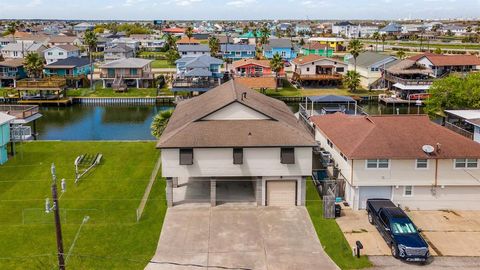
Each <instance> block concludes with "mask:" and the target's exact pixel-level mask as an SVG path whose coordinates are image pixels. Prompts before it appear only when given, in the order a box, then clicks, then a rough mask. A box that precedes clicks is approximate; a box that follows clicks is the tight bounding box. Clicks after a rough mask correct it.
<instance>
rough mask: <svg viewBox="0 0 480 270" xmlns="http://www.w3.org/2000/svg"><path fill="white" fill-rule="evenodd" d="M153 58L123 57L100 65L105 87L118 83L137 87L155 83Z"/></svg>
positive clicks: (149, 85)
mask: <svg viewBox="0 0 480 270" xmlns="http://www.w3.org/2000/svg"><path fill="white" fill-rule="evenodd" d="M151 64H152V60H148V59H142V58H123V59H118V60H114V61H111V62H108V63H105V64H103V65H101V66H100V79H101V80H102V83H103V88H106V87H109V86H113V85H115V84H116V83H121V82H122V83H125V84H126V85H128V86H134V87H136V88H146V87H151V86H152V85H153V80H154V74H153V73H152V65H151Z"/></svg>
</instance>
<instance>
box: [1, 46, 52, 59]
mask: <svg viewBox="0 0 480 270" xmlns="http://www.w3.org/2000/svg"><path fill="white" fill-rule="evenodd" d="M46 49H47V47H45V46H44V45H42V44H40V43H23V42H17V43H9V44H7V45H5V46H4V47H3V48H2V49H1V50H0V51H1V52H2V56H3V58H24V57H25V56H26V55H27V54H28V53H29V52H36V53H38V54H39V55H41V56H43V51H44V50H46Z"/></svg>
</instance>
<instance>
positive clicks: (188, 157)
mask: <svg viewBox="0 0 480 270" xmlns="http://www.w3.org/2000/svg"><path fill="white" fill-rule="evenodd" d="M192 164H193V149H192V148H188V149H180V165H192Z"/></svg>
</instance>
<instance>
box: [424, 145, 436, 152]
mask: <svg viewBox="0 0 480 270" xmlns="http://www.w3.org/2000/svg"><path fill="white" fill-rule="evenodd" d="M422 150H423V152H425V153H427V154H431V153H433V152H435V148H434V147H433V146H431V145H428V144H426V145H424V146H422Z"/></svg>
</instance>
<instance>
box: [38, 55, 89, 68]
mask: <svg viewBox="0 0 480 270" xmlns="http://www.w3.org/2000/svg"><path fill="white" fill-rule="evenodd" d="M89 64H90V60H89V59H88V58H87V57H68V58H65V59H60V60H58V61H56V62H54V63H51V64H48V65H46V66H45V68H74V67H84V66H87V65H89Z"/></svg>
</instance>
